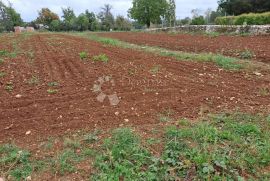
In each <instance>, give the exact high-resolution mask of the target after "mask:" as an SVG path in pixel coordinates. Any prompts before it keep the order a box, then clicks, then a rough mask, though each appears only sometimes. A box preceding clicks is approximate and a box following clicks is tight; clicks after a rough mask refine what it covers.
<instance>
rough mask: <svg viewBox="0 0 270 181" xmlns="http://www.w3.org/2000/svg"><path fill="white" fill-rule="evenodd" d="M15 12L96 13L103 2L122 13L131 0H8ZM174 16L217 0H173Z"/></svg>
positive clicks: (27, 17)
mask: <svg viewBox="0 0 270 181" xmlns="http://www.w3.org/2000/svg"><path fill="white" fill-rule="evenodd" d="M9 1H10V2H11V3H12V4H13V7H14V8H15V9H16V11H17V12H19V13H20V14H21V17H22V18H23V20H24V21H26V22H29V21H32V20H34V19H36V17H37V15H38V11H39V10H40V9H41V8H44V7H48V8H49V9H51V10H52V11H53V12H55V13H57V14H58V15H59V16H60V17H61V16H62V9H61V8H62V7H63V8H66V7H71V8H72V9H73V10H74V12H75V14H76V15H79V14H80V13H83V12H84V11H85V10H86V9H88V10H89V11H92V12H95V13H98V12H99V11H100V8H101V7H102V6H103V5H104V4H111V5H112V6H113V10H112V12H113V14H114V15H115V16H117V15H124V16H126V17H127V11H128V9H129V8H131V6H132V0H9ZM3 2H7V0H3ZM175 2H176V16H177V18H178V19H180V18H185V17H187V16H191V13H190V12H191V10H192V9H196V8H197V9H200V10H201V12H202V13H203V12H204V11H205V10H206V9H208V8H211V9H212V10H215V9H216V8H217V0H175Z"/></svg>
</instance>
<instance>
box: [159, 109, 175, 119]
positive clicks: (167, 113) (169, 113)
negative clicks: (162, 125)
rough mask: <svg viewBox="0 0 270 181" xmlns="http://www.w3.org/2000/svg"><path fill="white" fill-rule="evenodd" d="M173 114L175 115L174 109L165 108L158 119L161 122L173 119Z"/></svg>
mask: <svg viewBox="0 0 270 181" xmlns="http://www.w3.org/2000/svg"><path fill="white" fill-rule="evenodd" d="M172 115H173V111H172V110H171V109H165V110H164V111H163V112H161V113H159V114H158V120H159V121H160V122H169V121H172V118H171V116H172Z"/></svg>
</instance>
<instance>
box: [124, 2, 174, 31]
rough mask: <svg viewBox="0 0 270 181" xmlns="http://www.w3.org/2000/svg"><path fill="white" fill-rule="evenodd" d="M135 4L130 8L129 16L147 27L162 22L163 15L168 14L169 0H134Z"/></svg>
mask: <svg viewBox="0 0 270 181" xmlns="http://www.w3.org/2000/svg"><path fill="white" fill-rule="evenodd" d="M132 4H133V6H132V8H131V9H129V11H128V14H129V16H130V17H131V18H132V19H134V20H137V21H138V22H139V23H141V24H145V25H146V26H147V28H149V27H150V25H151V23H160V22H161V17H165V16H166V12H167V9H168V6H169V5H168V2H167V1H166V0H133V3H132Z"/></svg>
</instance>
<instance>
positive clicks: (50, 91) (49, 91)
mask: <svg viewBox="0 0 270 181" xmlns="http://www.w3.org/2000/svg"><path fill="white" fill-rule="evenodd" d="M47 92H48V94H56V93H57V92H58V90H57V89H48V90H47Z"/></svg>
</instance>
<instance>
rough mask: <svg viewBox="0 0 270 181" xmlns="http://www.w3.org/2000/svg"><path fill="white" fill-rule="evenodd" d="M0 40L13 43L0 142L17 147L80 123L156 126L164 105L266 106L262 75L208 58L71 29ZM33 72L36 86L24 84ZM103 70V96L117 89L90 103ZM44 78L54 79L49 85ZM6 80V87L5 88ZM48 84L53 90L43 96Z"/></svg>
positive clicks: (0, 100)
mask: <svg viewBox="0 0 270 181" xmlns="http://www.w3.org/2000/svg"><path fill="white" fill-rule="evenodd" d="M0 39H1V44H0V49H8V50H10V51H12V49H14V47H12V46H11V45H12V42H13V41H16V45H17V49H18V50H17V51H18V53H17V57H16V58H5V62H4V63H3V64H0V71H2V72H5V73H6V74H7V75H6V76H4V77H2V78H0V90H1V91H0V123H1V124H0V143H5V142H9V141H11V140H13V141H15V142H16V143H17V144H19V145H25V144H29V143H33V142H37V141H38V140H40V139H44V138H47V137H51V136H57V135H61V134H64V133H68V132H72V131H75V130H80V129H87V130H88V129H89V130H90V129H94V128H102V129H110V128H116V127H119V126H127V125H132V126H142V125H151V124H156V123H159V120H158V115H159V114H160V113H162V112H164V111H165V110H168V109H170V110H172V111H173V117H174V118H183V117H187V118H191V119H192V118H197V117H199V116H201V115H203V114H204V113H208V112H213V113H214V112H221V111H226V110H239V111H247V112H252V113H257V112H269V111H270V101H269V100H270V95H269V94H262V90H266V89H270V79H269V75H264V76H258V75H255V74H252V73H246V72H232V71H226V70H223V69H220V68H218V67H216V66H215V65H213V64H211V63H196V62H187V61H183V62H182V61H177V60H175V59H173V58H166V57H160V56H156V55H153V54H146V53H144V52H140V51H135V50H131V49H121V48H117V47H109V46H105V45H102V44H100V43H97V42H93V41H90V40H88V39H85V38H80V37H76V36H71V35H60V34H34V35H32V36H27V37H26V36H23V35H17V36H13V38H12V39H10V38H5V37H0ZM82 51H86V52H88V55H89V57H88V58H87V60H81V59H80V56H79V53H80V52H82ZM99 54H106V55H107V56H108V57H109V62H108V63H104V62H93V61H92V56H95V55H99ZM151 70H152V71H151ZM263 74H264V73H263ZM33 76H35V77H36V78H38V80H39V81H38V84H37V85H31V83H30V80H31V78H32V77H33ZM103 76H111V77H112V79H113V80H114V83H115V85H114V84H113V83H109V84H106V85H104V86H103V87H102V89H103V91H104V93H106V94H107V95H110V94H113V93H114V92H115V93H117V95H118V97H119V98H120V99H121V101H120V103H119V104H118V105H116V106H111V105H110V103H109V101H108V98H106V100H105V101H104V102H103V103H101V102H99V101H97V96H98V94H99V93H95V92H93V91H92V88H93V85H94V84H95V82H96V81H97V80H98V79H99V77H103ZM50 82H57V83H59V85H58V86H55V87H50V86H49V85H48V83H50ZM7 83H12V85H13V86H14V88H13V90H12V91H10V92H8V91H7V90H5V88H6V84H7ZM48 89H55V90H57V91H58V92H57V93H55V94H49V93H48V92H47V90H48ZM18 94H20V95H21V97H20V98H16V95H18ZM17 97H18V96H17ZM125 119H128V120H125ZM27 131H31V133H30V134H29V135H26V132H27Z"/></svg>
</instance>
